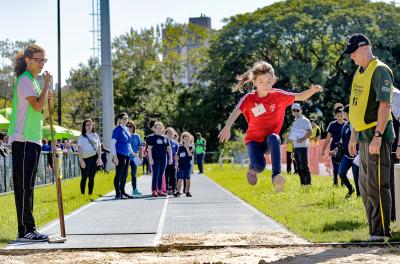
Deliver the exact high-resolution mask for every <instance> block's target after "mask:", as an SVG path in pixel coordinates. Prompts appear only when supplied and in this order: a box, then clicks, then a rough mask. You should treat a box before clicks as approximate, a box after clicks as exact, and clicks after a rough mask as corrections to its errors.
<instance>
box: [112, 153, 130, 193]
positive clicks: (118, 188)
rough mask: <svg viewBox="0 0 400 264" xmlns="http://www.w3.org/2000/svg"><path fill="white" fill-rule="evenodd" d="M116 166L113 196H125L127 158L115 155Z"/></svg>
mask: <svg viewBox="0 0 400 264" xmlns="http://www.w3.org/2000/svg"><path fill="white" fill-rule="evenodd" d="M117 157H118V165H117V166H116V168H115V177H114V188H115V195H116V196H120V195H122V194H125V184H126V178H127V177H128V168H129V156H125V155H122V154H117Z"/></svg>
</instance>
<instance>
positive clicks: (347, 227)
mask: <svg viewBox="0 0 400 264" xmlns="http://www.w3.org/2000/svg"><path fill="white" fill-rule="evenodd" d="M364 226H365V224H364V223H360V222H356V221H336V222H334V223H328V224H325V225H324V226H323V228H322V232H332V231H352V230H355V229H359V228H362V227H364Z"/></svg>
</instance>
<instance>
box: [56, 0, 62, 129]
mask: <svg viewBox="0 0 400 264" xmlns="http://www.w3.org/2000/svg"><path fill="white" fill-rule="evenodd" d="M60 24H61V23H60V0H57V46H58V82H57V95H58V96H57V103H58V105H57V121H58V125H60V126H61V25H60Z"/></svg>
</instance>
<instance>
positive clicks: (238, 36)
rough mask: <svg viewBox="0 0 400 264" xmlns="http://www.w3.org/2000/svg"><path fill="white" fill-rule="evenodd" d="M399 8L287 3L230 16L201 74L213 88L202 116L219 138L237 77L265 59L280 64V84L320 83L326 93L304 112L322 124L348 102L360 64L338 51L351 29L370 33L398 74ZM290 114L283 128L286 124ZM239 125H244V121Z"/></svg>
mask: <svg viewBox="0 0 400 264" xmlns="http://www.w3.org/2000/svg"><path fill="white" fill-rule="evenodd" d="M399 11H400V8H398V7H396V6H394V5H393V4H386V3H371V2H369V1H366V0H349V1H344V0H301V1H300V0H287V1H284V2H278V3H275V4H273V5H270V6H266V7H264V8H261V9H258V10H257V11H255V12H253V13H246V14H240V15H236V16H233V17H230V18H229V19H227V20H226V21H227V22H228V24H227V25H226V26H224V28H222V29H221V30H220V32H219V35H218V37H217V38H216V39H215V40H214V41H213V42H212V44H211V47H210V49H209V53H210V55H209V57H210V59H211V61H210V64H209V66H208V67H207V69H206V71H205V72H204V73H203V77H204V79H203V80H204V81H207V82H209V85H207V87H206V88H205V90H206V92H205V94H204V97H203V98H202V99H203V104H202V108H201V109H200V111H201V112H202V113H198V116H203V117H205V116H206V119H203V120H207V124H205V126H206V127H207V129H209V133H210V136H211V137H212V139H214V140H215V141H216V135H217V133H218V128H219V127H220V126H221V125H223V124H224V122H225V120H226V119H227V117H228V115H229V113H230V112H231V110H232V109H233V107H234V106H235V104H236V103H237V102H238V100H239V98H240V97H241V96H243V94H238V93H231V87H232V85H233V84H234V83H235V76H236V75H237V74H241V73H243V72H245V71H247V70H248V69H249V68H250V67H251V66H252V64H253V63H254V62H255V61H257V60H265V61H268V62H270V63H271V64H272V65H273V66H274V68H275V74H276V75H277V76H278V78H279V79H278V82H277V84H276V87H280V88H283V89H285V90H289V91H296V92H300V91H303V90H305V89H307V88H308V87H309V85H310V84H312V83H318V84H322V85H323V86H324V87H325V91H324V93H323V94H322V95H317V96H314V97H312V98H311V99H310V100H308V101H307V102H306V103H304V108H305V113H306V115H309V114H311V113H314V112H317V111H319V110H321V111H322V113H323V117H322V118H323V121H325V123H326V122H328V121H330V120H331V119H332V118H333V115H332V112H333V109H332V108H333V105H334V103H336V102H343V103H347V102H348V97H349V92H350V84H351V83H350V82H351V78H352V75H353V72H354V71H355V66H354V64H353V63H352V62H351V60H350V59H343V60H340V54H341V52H342V50H343V48H344V46H345V45H346V42H347V39H348V38H349V36H350V35H352V34H353V33H356V32H360V33H364V34H366V35H367V36H369V37H370V39H371V41H372V43H373V50H374V53H375V54H376V55H377V56H378V57H380V58H381V59H382V60H383V61H384V62H386V63H387V64H388V65H389V66H391V67H392V69H393V71H394V73H395V79H397V78H398V77H400V73H399V71H398V69H399V59H400V55H399V52H398V51H399V49H400V39H399V38H398V36H399V33H400V26H399V25H400V12H399ZM286 116H287V118H286V120H285V121H286V122H285V123H284V127H283V130H285V129H286V128H287V127H288V125H289V122H288V120H289V117H290V114H289V113H288V115H286ZM237 127H238V128H240V129H243V130H245V129H246V125H245V124H244V122H243V119H241V120H240V121H239V122H238V123H237ZM215 141H214V143H215V144H216V142H215ZM208 142H209V143H212V142H211V141H210V139H209V141H208ZM214 143H212V144H214Z"/></svg>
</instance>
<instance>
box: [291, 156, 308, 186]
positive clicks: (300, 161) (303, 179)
mask: <svg viewBox="0 0 400 264" xmlns="http://www.w3.org/2000/svg"><path fill="white" fill-rule="evenodd" d="M294 157H295V159H296V166H297V172H298V173H299V176H300V184H301V185H311V173H310V169H309V168H308V149H307V148H295V149H294Z"/></svg>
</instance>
